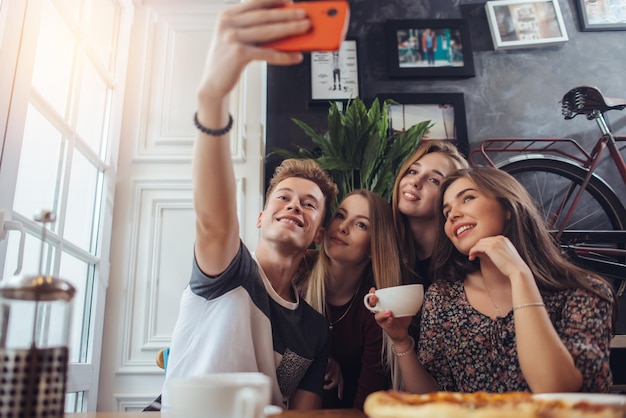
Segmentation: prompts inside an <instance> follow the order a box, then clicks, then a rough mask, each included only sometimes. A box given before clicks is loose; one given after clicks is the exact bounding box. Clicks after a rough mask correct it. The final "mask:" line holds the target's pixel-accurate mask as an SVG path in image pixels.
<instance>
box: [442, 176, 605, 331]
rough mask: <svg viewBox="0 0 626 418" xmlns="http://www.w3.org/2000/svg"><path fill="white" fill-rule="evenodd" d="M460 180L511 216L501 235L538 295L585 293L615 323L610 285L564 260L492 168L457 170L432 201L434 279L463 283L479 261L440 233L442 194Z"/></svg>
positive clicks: (537, 218) (521, 198)
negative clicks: (607, 308) (605, 305)
mask: <svg viewBox="0 0 626 418" xmlns="http://www.w3.org/2000/svg"><path fill="white" fill-rule="evenodd" d="M461 178H467V179H469V180H471V181H472V182H473V183H474V184H475V185H476V187H477V188H478V189H479V190H481V191H482V192H484V193H488V194H490V195H492V196H494V197H495V198H496V200H497V201H498V202H499V203H500V205H502V207H503V208H504V209H505V210H506V211H507V212H508V213H509V214H510V220H508V221H507V222H506V223H505V226H504V231H503V232H502V235H504V236H506V237H507V238H508V239H509V240H510V241H511V243H512V244H513V246H514V247H515V248H516V249H517V251H518V252H519V254H520V256H521V257H522V259H523V260H524V262H525V263H526V264H527V265H528V267H530V270H531V271H532V274H533V276H534V277H535V281H536V282H537V287H538V288H539V290H540V291H546V292H554V291H558V290H565V289H575V288H579V289H586V290H588V291H589V292H591V293H593V294H595V295H597V296H598V297H599V298H601V299H603V300H605V301H607V302H609V303H610V304H611V306H612V309H613V320H614V321H615V318H616V316H617V312H616V306H615V295H614V294H613V290H612V287H611V285H610V284H609V283H608V282H607V281H606V280H605V279H603V278H602V277H601V276H599V275H597V274H595V273H593V272H590V271H588V270H585V269H583V268H580V267H578V266H576V265H575V264H573V263H572V262H570V261H569V260H568V259H567V258H565V256H564V255H563V254H561V251H560V249H559V246H558V244H557V243H556V242H555V240H554V238H553V237H552V235H551V234H550V231H549V229H548V227H547V225H546V223H545V221H544V220H543V217H542V216H541V214H540V213H539V210H538V209H537V207H536V206H535V203H534V201H533V199H532V197H531V196H530V195H529V194H528V192H527V191H526V189H525V188H524V186H522V185H521V184H520V183H519V182H518V181H517V180H516V179H515V178H514V177H513V176H511V175H510V174H508V173H506V172H505V171H502V170H499V169H496V168H492V167H474V168H471V169H463V170H459V171H458V172H456V173H454V174H452V175H450V176H448V177H447V178H446V179H445V180H444V181H443V183H442V184H441V187H440V189H439V198H438V200H437V211H438V214H439V216H438V218H437V219H438V227H439V231H440V233H439V234H438V235H437V239H436V241H435V248H434V251H433V264H432V266H433V273H434V277H433V278H434V280H438V281H443V282H446V281H447V282H450V281H458V280H464V279H465V277H466V275H467V274H469V273H472V272H474V271H477V270H478V269H479V268H480V266H479V264H478V263H476V262H474V263H472V262H469V261H468V259H467V256H466V255H463V254H461V253H460V252H459V251H458V250H457V249H456V248H455V247H454V245H452V242H451V241H450V240H449V239H448V237H446V235H445V233H444V232H443V230H444V224H445V221H446V220H445V217H444V216H443V194H444V193H445V191H446V190H447V189H448V187H450V185H451V184H452V183H454V182H455V181H456V180H458V179H461ZM600 282H603V283H605V284H606V285H607V287H608V289H610V292H611V294H607V293H606V292H605V291H604V289H603V286H599V283H600Z"/></svg>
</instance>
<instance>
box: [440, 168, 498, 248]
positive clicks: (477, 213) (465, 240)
mask: <svg viewBox="0 0 626 418" xmlns="http://www.w3.org/2000/svg"><path fill="white" fill-rule="evenodd" d="M443 215H444V217H445V218H446V222H445V225H444V231H445V233H446V236H447V237H448V239H449V240H450V241H451V242H452V244H453V245H454V246H455V247H456V248H457V250H459V251H460V252H461V253H462V254H466V255H467V254H468V253H469V250H470V249H471V248H472V247H473V246H474V245H475V244H476V243H477V242H478V240H480V239H481V238H485V237H491V236H495V235H502V233H503V232H504V226H505V223H506V222H507V219H508V218H509V216H508V212H507V211H506V210H505V209H504V207H503V206H502V205H501V204H500V202H498V200H497V199H496V198H495V197H494V196H493V195H491V194H490V193H486V192H484V191H481V190H479V189H478V187H477V186H476V184H475V183H474V182H473V181H472V180H470V179H469V178H467V177H461V178H459V179H458V180H456V181H454V182H453V183H452V184H450V186H449V187H448V188H447V189H446V191H445V193H444V194H443Z"/></svg>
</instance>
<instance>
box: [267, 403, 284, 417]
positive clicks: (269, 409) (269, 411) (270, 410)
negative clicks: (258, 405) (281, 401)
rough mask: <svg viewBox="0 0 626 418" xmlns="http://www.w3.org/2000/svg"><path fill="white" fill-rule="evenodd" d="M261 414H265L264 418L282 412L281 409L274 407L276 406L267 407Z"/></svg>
mask: <svg viewBox="0 0 626 418" xmlns="http://www.w3.org/2000/svg"><path fill="white" fill-rule="evenodd" d="M263 412H265V416H266V417H267V416H269V415H278V414H280V413H281V412H283V408H281V407H280V406H276V405H267V406H266V407H265V409H264V410H263Z"/></svg>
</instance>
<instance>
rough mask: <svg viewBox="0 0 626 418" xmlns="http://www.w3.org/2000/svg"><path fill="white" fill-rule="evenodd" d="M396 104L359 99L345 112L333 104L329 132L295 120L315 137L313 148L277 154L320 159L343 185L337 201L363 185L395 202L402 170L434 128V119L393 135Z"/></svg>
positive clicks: (329, 119)
mask: <svg viewBox="0 0 626 418" xmlns="http://www.w3.org/2000/svg"><path fill="white" fill-rule="evenodd" d="M393 103H395V102H394V101H393V100H385V101H384V102H383V103H382V105H381V104H380V103H379V101H378V99H375V100H374V102H373V103H372V105H371V106H370V108H369V109H368V108H367V106H366V105H365V104H364V103H363V101H362V100H361V99H353V100H350V101H349V102H348V103H347V105H346V108H345V110H344V111H342V110H341V109H340V108H339V106H338V105H337V103H336V102H331V103H330V107H329V109H328V131H326V132H324V133H321V134H320V133H317V132H315V130H313V129H312V128H311V127H310V126H309V125H307V124H306V123H304V122H302V121H300V120H298V119H295V118H294V119H292V120H293V122H294V123H295V124H296V125H298V126H299V127H300V128H302V130H303V131H304V132H305V133H306V135H307V136H309V137H310V138H311V140H312V141H313V147H304V146H297V150H296V151H290V150H287V149H284V148H275V149H273V150H272V154H277V155H280V156H281V157H283V158H312V159H314V160H316V161H317V162H318V163H319V165H320V166H321V167H322V168H324V169H326V170H328V172H329V173H330V174H331V176H332V177H333V179H334V180H335V182H336V183H337V186H338V187H339V194H338V196H337V201H340V200H341V199H342V198H343V196H345V195H346V194H348V193H350V192H351V191H352V190H354V189H356V188H359V187H362V188H365V189H369V190H371V191H373V192H375V193H378V194H379V195H380V196H382V197H383V198H384V199H386V200H387V201H391V195H392V193H393V184H394V180H395V177H396V170H398V168H399V167H400V166H401V165H402V162H403V161H404V159H405V158H406V157H408V156H409V155H411V154H412V153H413V151H414V150H415V148H416V147H417V145H418V143H419V141H420V139H421V138H422V137H423V136H424V134H425V133H426V131H428V129H429V128H430V126H431V123H430V121H424V122H420V123H418V124H415V125H413V126H412V127H411V128H409V129H408V130H407V131H405V132H391V131H390V129H389V107H390V106H391V104H393Z"/></svg>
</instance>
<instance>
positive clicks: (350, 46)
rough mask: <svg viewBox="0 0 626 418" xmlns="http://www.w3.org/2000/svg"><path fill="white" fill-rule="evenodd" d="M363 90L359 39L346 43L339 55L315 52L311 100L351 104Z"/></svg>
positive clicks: (312, 59)
mask: <svg viewBox="0 0 626 418" xmlns="http://www.w3.org/2000/svg"><path fill="white" fill-rule="evenodd" d="M359 89H360V84H359V60H358V43H357V40H356V39H347V40H345V41H343V42H342V44H341V47H340V48H339V51H336V52H311V100H313V101H329V100H350V99H354V98H356V97H359V96H360V90H359Z"/></svg>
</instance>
